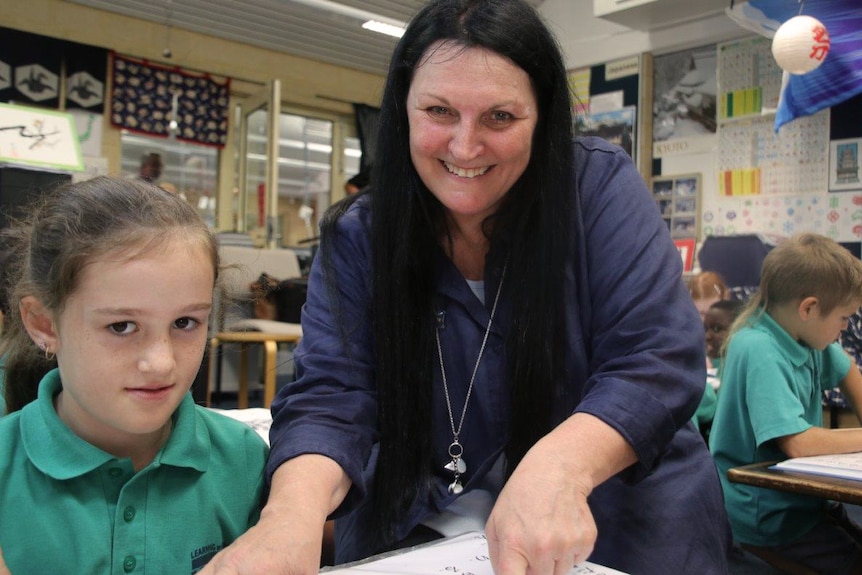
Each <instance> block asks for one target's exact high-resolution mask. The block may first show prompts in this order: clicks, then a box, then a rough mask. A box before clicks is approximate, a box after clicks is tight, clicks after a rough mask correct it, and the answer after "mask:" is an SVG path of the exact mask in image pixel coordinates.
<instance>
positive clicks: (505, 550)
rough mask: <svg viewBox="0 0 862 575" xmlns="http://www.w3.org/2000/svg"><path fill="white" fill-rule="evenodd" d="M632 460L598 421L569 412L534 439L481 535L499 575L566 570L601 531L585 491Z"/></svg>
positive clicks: (617, 437) (548, 574)
mask: <svg viewBox="0 0 862 575" xmlns="http://www.w3.org/2000/svg"><path fill="white" fill-rule="evenodd" d="M636 460H637V458H636V456H635V454H634V451H633V450H632V448H631V446H630V445H629V444H628V443H626V442H625V440H624V439H623V438H622V436H621V435H619V433H617V432H616V431H615V430H614V429H613V428H611V427H610V426H608V425H607V424H606V423H604V422H603V421H601V420H600V419H598V418H596V417H594V416H592V415H588V414H585V413H578V414H575V415H572V416H571V417H570V418H569V419H567V420H566V421H564V422H563V423H562V424H560V425H559V426H558V427H557V428H556V429H554V431H552V432H551V433H549V434H548V435H546V436H545V437H543V438H542V439H541V440H540V441H538V442H537V443H536V444H535V445H534V446H533V447H532V448H531V449H530V450H529V451H528V452H527V454H526V455H525V456H524V458H523V459H522V460H521V462H520V463H519V464H518V467H517V468H516V469H515V471H514V472H513V473H512V476H511V477H510V478H509V480H508V482H506V485H505V486H504V487H503V490H502V491H501V492H500V496H499V497H498V498H497V502H496V503H495V505H494V509H493V510H492V511H491V516H490V517H489V518H488V523H487V524H486V526H485V535H486V537H487V539H488V550H489V553H490V556H491V565H492V566H493V568H494V573H496V575H565V574H567V573H569V572H570V571H571V569H572V567H573V566H574V565H575V564H576V563H580V562H582V561H585V560H586V559H587V558H588V557H589V556H590V554H591V553H592V552H593V547H594V546H595V543H596V537H597V536H598V532H597V529H596V523H595V520H594V519H593V514H592V512H591V511H590V507H589V505H588V504H587V497H588V496H589V494H590V493H592V491H593V489H594V488H595V487H596V486H597V485H599V484H600V483H602V482H604V481H605V480H606V479H608V478H609V477H611V476H612V475H614V474H616V473H618V472H619V471H621V470H623V469H625V468H626V467H628V466H630V465H631V464H633V463H635V461H636Z"/></svg>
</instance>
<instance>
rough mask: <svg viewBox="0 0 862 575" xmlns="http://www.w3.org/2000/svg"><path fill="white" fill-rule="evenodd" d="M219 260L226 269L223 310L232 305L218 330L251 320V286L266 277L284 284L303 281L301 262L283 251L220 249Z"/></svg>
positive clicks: (221, 296) (221, 295)
mask: <svg viewBox="0 0 862 575" xmlns="http://www.w3.org/2000/svg"><path fill="white" fill-rule="evenodd" d="M219 257H220V259H221V263H222V266H226V267H224V269H223V270H222V272H221V277H220V282H219V283H220V286H221V293H219V294H218V299H219V304H218V305H219V306H221V305H222V304H224V302H229V303H230V305H227V306H225V309H221V310H220V312H221V313H220V314H219V315H218V316H217V319H216V322H215V323H216V325H214V326H213V328H214V329H216V330H218V329H221V326H223V325H225V324H226V323H230V322H232V321H236V320H238V319H245V318H248V317H251V316H252V314H251V284H252V282H254V281H257V279H258V278H259V277H260V275H261V274H263V273H266V274H268V275H270V276H272V277H274V278H276V279H279V280H284V279H290V278H298V277H300V269H299V259H298V258H297V256H296V254H295V253H294V252H293V250H290V249H285V248H279V249H267V248H252V247H245V246H234V245H220V246H219Z"/></svg>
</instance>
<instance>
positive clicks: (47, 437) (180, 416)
mask: <svg viewBox="0 0 862 575" xmlns="http://www.w3.org/2000/svg"><path fill="white" fill-rule="evenodd" d="M60 389H61V384H60V377H59V372H58V371H57V370H54V371H51V372H50V373H48V374H47V375H46V376H45V378H44V379H43V380H42V382H41V383H40V385H39V395H38V398H37V399H36V401H34V402H32V403H30V404H28V405H27V406H25V407H24V409H22V410H20V411H17V412H15V413H12V414H9V415H7V416H5V417H3V418H0V454H2V456H0V548H2V549H3V555H4V558H5V561H6V564H7V565H8V567H9V570H10V571H11V572H12V573H13V574H15V575H19V574H24V573H99V574H106V573H111V574H118V575H119V574H127V573H170V574H171V575H174V574H176V575H181V574H186V573H196V572H197V571H199V570H200V569H201V568H202V567H203V566H204V565H205V564H206V563H207V562H208V561H209V560H210V559H211V558H212V556H213V555H214V554H215V553H216V552H217V551H218V550H219V549H221V548H222V547H224V546H226V545H228V544H229V543H230V542H232V541H233V540H234V539H236V538H237V537H238V536H239V535H241V534H242V533H243V532H245V531H246V530H247V529H248V528H249V527H251V526H252V525H254V524H255V523H256V522H257V520H258V517H259V514H260V506H261V494H262V489H263V485H264V477H263V469H264V464H265V460H266V456H267V453H268V448H267V446H266V444H265V442H264V441H263V440H262V439H261V438H260V437H259V436H258V435H257V433H255V431H254V430H253V429H252V428H250V427H248V426H247V425H245V424H243V423H241V422H238V421H235V420H232V419H230V418H227V417H225V416H223V415H220V414H218V413H214V412H211V411H209V410H206V409H204V408H203V407H200V406H196V405H195V404H194V402H193V400H192V397H191V394H188V395H187V396H186V397H185V398H184V399H183V401H182V403H181V404H180V406H179V407H178V408H177V410H176V412H175V413H174V415H173V430H172V432H171V436H170V438H169V439H168V441H167V443H165V445H164V447H163V448H162V449H161V451H159V453H158V454H157V455H156V457H155V459H154V460H153V461H152V462H151V463H150V464H149V465H148V466H147V467H145V468H144V469H142V470H140V471H139V472H137V473H135V471H134V469H133V468H132V462H131V460H130V459H117V458H115V457H113V456H112V455H110V454H108V453H105V452H104V451H102V450H100V449H98V448H97V447H95V446H93V445H91V444H89V443H87V442H86V441H84V440H83V439H81V438H79V437H78V436H77V435H75V434H74V433H72V431H71V430H70V429H69V428H68V427H66V425H65V424H64V423H63V422H62V421H61V420H60V418H59V417H58V416H57V412H56V411H55V410H54V406H53V398H54V396H55V395H56V394H57V393H58V392H59V391H60Z"/></svg>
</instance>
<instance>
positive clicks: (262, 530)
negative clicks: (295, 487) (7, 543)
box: [0, 506, 323, 575]
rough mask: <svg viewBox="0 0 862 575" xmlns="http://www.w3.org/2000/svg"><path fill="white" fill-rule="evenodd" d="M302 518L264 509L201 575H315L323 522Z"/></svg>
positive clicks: (287, 511)
mask: <svg viewBox="0 0 862 575" xmlns="http://www.w3.org/2000/svg"><path fill="white" fill-rule="evenodd" d="M305 515H306V514H303V513H302V512H301V511H300V512H297V510H294V509H290V508H285V509H276V508H275V507H269V506H267V507H266V508H265V509H264V512H263V513H262V514H261V518H260V521H259V522H258V524H257V525H255V526H254V527H252V528H251V529H249V530H248V531H247V532H246V533H245V534H244V535H243V536H242V537H240V538H239V539H237V540H236V541H234V542H233V543H232V544H231V545H230V546H229V547H226V548H225V549H223V550H222V551H221V552H220V553H218V554H217V555H216V556H215V557H213V559H212V561H210V563H209V564H208V565H207V566H206V567H205V568H204V569H203V570H202V571H201V572H200V575H275V574H279V575H306V574H307V575H311V574H315V575H316V574H317V572H318V571H319V568H320V550H321V544H322V540H323V522H319V523H318V522H314V521H309V520H308V518H307V517H306V516H305ZM0 575H2V571H0Z"/></svg>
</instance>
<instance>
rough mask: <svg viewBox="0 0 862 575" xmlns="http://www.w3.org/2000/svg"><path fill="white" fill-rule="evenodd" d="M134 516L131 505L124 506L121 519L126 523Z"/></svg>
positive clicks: (133, 509)
mask: <svg viewBox="0 0 862 575" xmlns="http://www.w3.org/2000/svg"><path fill="white" fill-rule="evenodd" d="M134 518H135V508H134V507H132V506H131V505H129V506H128V507H126V508H125V509H124V510H123V519H124V520H125V521H126V523H128V522H130V521H131V520H132V519H134Z"/></svg>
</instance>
